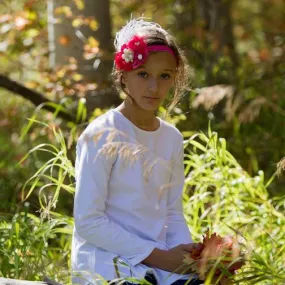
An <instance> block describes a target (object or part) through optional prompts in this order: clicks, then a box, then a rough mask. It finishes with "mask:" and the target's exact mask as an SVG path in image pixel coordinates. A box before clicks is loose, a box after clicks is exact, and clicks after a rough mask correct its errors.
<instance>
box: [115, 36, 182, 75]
mask: <svg viewBox="0 0 285 285" xmlns="http://www.w3.org/2000/svg"><path fill="white" fill-rule="evenodd" d="M159 51H165V52H169V53H171V54H172V55H173V56H174V57H175V58H176V60H177V57H176V56H175V54H174V52H173V50H172V49H171V48H170V47H168V46H166V45H152V46H148V45H147V44H146V42H145V40H144V38H143V37H140V36H137V35H135V36H134V37H133V38H132V39H131V40H130V41H129V42H128V43H127V44H124V45H122V47H121V51H119V52H117V53H116V55H115V63H116V67H117V69H119V70H125V71H130V70H133V69H136V68H138V67H139V66H140V65H142V64H144V63H145V62H146V60H147V57H148V55H149V54H150V53H151V52H159Z"/></svg>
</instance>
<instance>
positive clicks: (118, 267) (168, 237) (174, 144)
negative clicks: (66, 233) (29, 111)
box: [72, 18, 201, 285]
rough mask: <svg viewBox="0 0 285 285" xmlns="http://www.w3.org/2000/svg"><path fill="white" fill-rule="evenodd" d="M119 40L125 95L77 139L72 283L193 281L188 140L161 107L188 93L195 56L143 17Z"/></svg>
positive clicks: (118, 67) (118, 74)
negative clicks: (185, 204) (186, 211)
mask: <svg viewBox="0 0 285 285" xmlns="http://www.w3.org/2000/svg"><path fill="white" fill-rule="evenodd" d="M115 47H116V55H115V59H114V60H115V67H114V73H113V75H114V78H115V83H116V84H117V86H118V87H119V88H120V89H121V90H123V91H124V92H125V93H126V95H127V96H126V99H125V100H124V102H123V103H122V104H121V105H120V106H118V107H117V108H115V109H111V110H109V111H108V112H107V113H105V114H104V115H102V116H100V117H99V118H97V119H95V120H94V121H93V122H92V123H90V124H89V126H88V127H87V128H86V130H85V131H84V132H83V134H82V135H81V136H80V138H79V140H78V144H77V158H76V166H75V168H76V193H75V201H74V221H75V227H74V234H73V243H72V268H73V271H74V277H73V284H103V282H102V281H99V278H98V276H102V277H103V278H104V279H105V280H108V281H111V280H114V279H116V278H118V277H124V278H125V277H134V278H138V279H139V278H140V279H143V278H145V279H146V280H148V281H149V282H150V283H151V284H159V285H170V284H176V285H178V284H185V283H186V281H187V280H189V278H190V275H185V274H184V273H185V271H184V272H183V259H184V256H185V254H187V253H189V252H190V251H191V249H192V248H193V247H195V245H194V244H193V242H192V239H191V235H190V233H189V230H188V227H187V225H186V222H185V219H184V216H183V212H182V190H183V185H184V167H183V138H182V135H181V134H180V132H179V131H178V130H177V129H176V128H175V127H174V126H172V125H170V124H169V123H167V122H165V121H164V120H162V119H160V118H158V117H156V110H157V109H158V107H159V106H160V104H162V102H163V101H164V99H165V98H166V96H167V94H168V93H169V91H170V90H171V89H173V90H174V98H173V101H172V104H171V106H170V109H172V108H173V107H174V106H175V104H176V103H177V102H178V100H179V97H180V96H181V93H182V92H183V91H185V87H186V86H187V83H188V73H187V68H188V66H187V61H186V59H185V57H184V56H183V54H182V52H181V50H180V49H179V47H178V46H177V44H176V42H175V40H174V39H173V37H172V36H171V35H170V34H169V33H168V32H166V31H165V30H164V29H162V28H161V26H159V25H158V24H156V23H152V22H147V21H145V20H144V19H142V18H139V19H134V20H131V21H130V22H129V23H128V24H127V25H126V26H125V27H123V28H122V29H121V30H120V31H119V32H118V33H117V35H116V39H115ZM76 273H78V274H76ZM79 273H80V274H79ZM182 273H183V274H182ZM76 275H80V277H76ZM194 277H195V276H194ZM100 282H101V283H100ZM191 282H192V283H188V284H201V282H200V281H199V280H195V279H192V281H191ZM112 284H115V283H112ZM120 284H122V283H120ZM124 284H135V282H134V283H128V282H125V283H124Z"/></svg>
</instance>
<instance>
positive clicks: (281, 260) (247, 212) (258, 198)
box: [184, 129, 285, 284]
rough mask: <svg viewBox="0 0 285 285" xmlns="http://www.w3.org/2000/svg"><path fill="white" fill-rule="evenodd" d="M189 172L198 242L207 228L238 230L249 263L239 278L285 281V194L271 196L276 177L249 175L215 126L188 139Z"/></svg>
mask: <svg viewBox="0 0 285 285" xmlns="http://www.w3.org/2000/svg"><path fill="white" fill-rule="evenodd" d="M185 174H186V184H185V196H184V202H185V203H184V209H185V214H186V218H187V222H188V224H189V227H190V229H191V232H192V235H193V238H194V239H195V240H196V241H199V239H200V238H201V235H203V234H205V233H206V231H207V230H210V231H212V232H217V233H220V234H221V235H225V234H232V235H237V236H238V237H239V238H240V239H241V241H242V243H243V245H244V249H245V250H246V252H247V263H246V265H245V266H244V267H243V268H242V270H241V271H240V272H239V273H238V274H237V275H236V277H235V283H237V284H285V216H284V204H285V199H284V197H280V198H278V199H277V198H276V199H271V198H269V196H268V192H267V187H269V185H270V182H271V181H272V180H271V179H270V180H269V182H266V181H264V174H263V172H262V171H259V172H258V174H257V175H256V176H254V177H250V176H249V175H248V174H247V173H246V172H245V171H244V170H243V169H242V168H241V166H240V165H239V163H238V162H237V161H236V159H235V158H234V157H233V156H232V155H231V154H230V153H229V152H228V151H227V149H226V141H225V139H222V138H218V135H217V133H215V132H212V131H211V130H210V129H209V131H208V134H207V135H206V134H203V133H200V134H196V135H194V136H192V137H191V138H190V139H188V140H185ZM274 176H275V174H274ZM209 284H210V283H209Z"/></svg>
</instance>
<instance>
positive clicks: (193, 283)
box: [122, 279, 204, 285]
mask: <svg viewBox="0 0 285 285" xmlns="http://www.w3.org/2000/svg"><path fill="white" fill-rule="evenodd" d="M146 280H147V279H146ZM147 281H149V282H151V281H150V280H147ZM187 281H188V280H177V281H175V282H174V283H172V284H171V285H185V284H186V282H187ZM154 282H155V283H151V284H153V285H157V282H156V281H154ZM199 284H204V281H202V280H200V279H192V280H191V281H190V282H189V283H187V285H199ZM122 285H135V284H133V283H129V282H125V283H123V284H122Z"/></svg>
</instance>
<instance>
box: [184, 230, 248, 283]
mask: <svg viewBox="0 0 285 285" xmlns="http://www.w3.org/2000/svg"><path fill="white" fill-rule="evenodd" d="M241 257H242V255H241V251H240V248H239V246H238V243H237V241H236V239H234V238H233V237H231V236H226V237H221V236H219V235H217V234H216V233H214V234H212V235H211V236H210V235H209V233H207V234H206V236H205V237H204V238H203V242H202V243H198V245H197V247H196V248H195V249H194V250H192V251H191V253H190V254H189V256H187V257H186V258H185V260H184V261H185V262H186V263H187V264H188V265H189V266H190V268H191V269H192V270H193V271H194V272H196V273H198V274H199V276H200V278H201V279H203V278H205V275H207V274H208V273H209V271H210V270H211V268H212V267H213V266H217V263H218V264H219V265H220V266H224V267H226V268H227V270H228V271H229V272H230V273H232V274H234V273H235V271H236V270H238V269H240V268H241V267H242V265H243V264H244V261H243V260H242V258H241ZM237 259H238V260H237ZM220 274H221V270H220V269H219V268H218V267H217V268H216V271H215V276H219V275H220Z"/></svg>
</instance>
